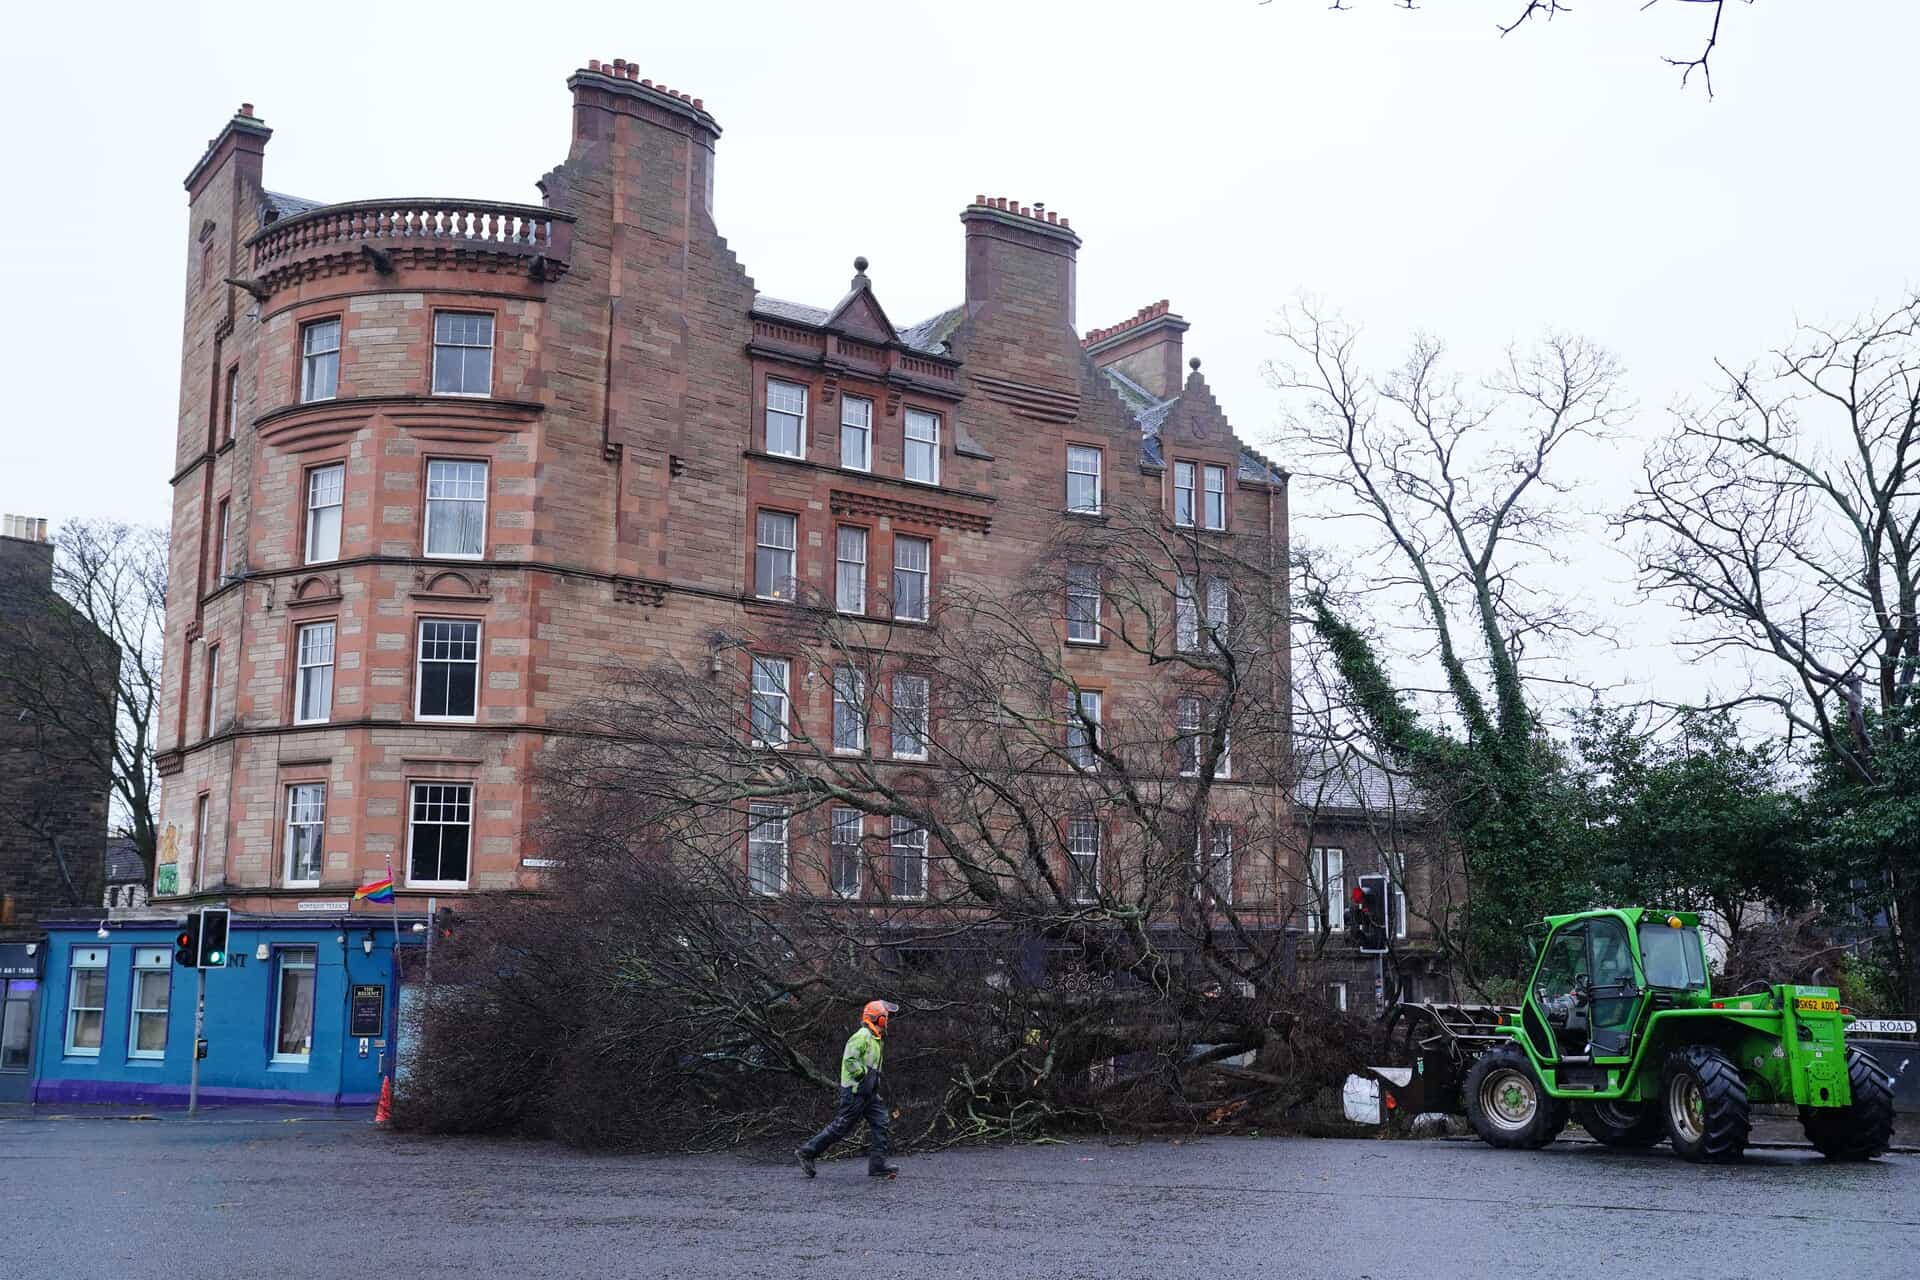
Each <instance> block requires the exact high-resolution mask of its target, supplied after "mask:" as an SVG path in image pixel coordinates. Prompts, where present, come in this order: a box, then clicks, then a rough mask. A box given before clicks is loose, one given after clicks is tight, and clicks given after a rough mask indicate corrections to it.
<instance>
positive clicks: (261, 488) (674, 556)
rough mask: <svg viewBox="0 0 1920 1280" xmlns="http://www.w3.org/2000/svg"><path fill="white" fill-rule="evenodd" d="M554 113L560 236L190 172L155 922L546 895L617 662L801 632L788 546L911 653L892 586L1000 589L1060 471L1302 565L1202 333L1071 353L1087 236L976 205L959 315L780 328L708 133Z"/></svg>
mask: <svg viewBox="0 0 1920 1280" xmlns="http://www.w3.org/2000/svg"><path fill="white" fill-rule="evenodd" d="M568 83H569V87H570V88H571V90H572V93H573V137H572V144H571V148H570V151H569V154H568V157H567V159H566V161H565V163H563V164H562V165H560V166H559V167H558V168H556V169H554V170H553V171H552V172H551V173H549V174H547V175H546V176H545V177H544V178H543V179H542V180H541V183H540V187H541V190H542V193H543V195H544V203H543V204H542V205H539V206H524V205H506V204H492V203H488V202H485V201H397V202H380V201H371V202H358V203H350V204H316V203H315V202H313V201H309V200H304V199H295V198H291V197H287V196H283V195H279V194H276V193H274V192H273V191H271V190H270V189H269V188H268V187H267V186H266V185H265V175H264V153H265V148H266V143H267V140H268V137H269V130H268V129H267V128H266V126H265V125H264V124H262V123H261V122H260V121H259V120H258V119H257V118H256V117H254V116H253V114H252V112H251V108H250V107H247V108H243V109H242V111H241V113H240V114H238V115H236V116H235V117H234V119H233V120H232V121H230V122H229V123H228V125H227V127H226V128H225V130H224V131H223V132H222V133H221V135H220V136H219V137H218V138H216V139H215V140H214V141H213V142H212V144H211V145H210V146H209V148H208V150H207V152H206V154H205V155H204V156H203V157H202V159H201V161H200V163H199V164H198V165H196V166H195V168H194V170H193V172H192V174H191V175H190V177H189V179H188V183H187V186H188V194H189V199H190V215H189V228H190V243H189V257H190V264H189V271H188V280H187V307H186V331H185V343H184V347H185V356H184V363H183V370H182V380H181V403H180V431H179V437H178V448H177V467H176V472H175V475H174V477H173V485H174V495H175V497H174V526H173V527H174V541H173V547H174V564H173V579H172V582H173V595H172V597H171V598H170V600H169V619H168V641H167V643H168V649H167V663H166V671H167V690H166V718H165V722H164V724H163V726H162V729H161V733H160V746H161V753H162V754H161V768H162V772H163V777H164V787H163V800H162V816H161V824H160V825H161V831H162V836H161V852H160V864H161V865H160V871H159V876H158V883H157V885H156V894H155V899H156V902H160V901H165V900H167V899H169V898H173V899H187V900H199V899H211V898H215V897H217V898H219V899H220V900H223V901H227V902H230V903H232V904H233V905H234V906H236V907H238V908H240V909H243V910H246V911H250V912H259V913H274V912H287V911H297V910H299V909H300V907H301V904H303V903H309V904H312V903H324V904H331V903H332V902H335V901H338V900H340V899H341V897H342V895H349V892H350V890H351V889H352V888H353V887H354V886H355V885H357V884H360V883H364V882H366V881H369V880H372V879H377V878H379V877H380V876H381V875H383V874H384V873H385V868H386V866H387V865H388V861H389V860H391V864H392V866H393V868H394V873H395V877H396V880H397V881H398V882H399V886H400V893H401V895H402V900H403V903H406V904H409V905H411V906H413V907H415V908H418V907H419V906H421V905H423V904H424V899H425V898H426V897H427V896H428V895H433V896H436V897H438V898H442V899H453V898H457V897H459V896H461V895H464V894H469V893H484V892H492V891H515V890H533V889H537V888H538V886H539V884H540V881H541V875H542V867H541V863H542V861H543V860H542V859H541V857H540V856H539V850H538V849H536V848H534V847H533V846H532V845H531V844H530V842H529V835H528V832H529V828H530V827H531V825H532V824H533V822H534V821H535V820H536V818H537V816H538V815H537V813H536V810H535V805H536V803H537V801H536V798H535V793H534V791H533V789H532V784H531V775H532V766H533V764H534V761H535V760H536V758H537V757H538V756H539V753H540V750H541V747H542V744H543V742H544V741H545V739H546V731H547V729H548V727H549V726H550V724H551V723H552V721H553V719H554V718H555V717H556V716H558V715H560V714H563V713H564V712H565V711H566V709H567V708H568V707H569V706H571V705H573V704H574V703H575V702H577V701H578V700H579V699H581V698H583V697H585V696H587V695H589V694H591V693H593V692H595V691H596V682H597V680H598V679H599V678H600V675H601V673H602V672H603V671H604V668H605V664H606V662H607V661H608V659H609V658H615V659H619V660H622V661H627V662H643V661H645V660H646V659H648V658H649V657H652V656H667V655H674V656H679V657H682V658H687V659H698V657H699V656H700V655H702V654H704V653H706V652H708V651H709V650H710V648H711V646H712V638H713V636H714V635H715V633H716V632H720V631H725V630H728V629H739V628H741V627H746V628H751V627H752V626H754V625H755V624H756V623H758V622H761V621H764V620H765V619H767V618H769V617H772V616H775V615H777V613H778V611H779V610H780V609H782V608H784V607H789V605H790V600H789V599H782V598H779V597H780V596H781V593H780V592H778V591H773V592H769V591H768V590H766V584H765V583H763V582H757V581H756V573H757V571H758V570H757V568H756V566H757V563H758V561H759V558H760V557H759V554H758V553H759V552H760V551H761V550H763V549H764V548H766V547H768V546H769V545H771V546H772V547H773V548H774V549H775V550H776V551H784V552H786V553H788V559H787V563H789V564H790V565H791V566H792V567H791V570H790V572H791V574H792V575H793V577H794V578H796V579H797V580H798V581H799V582H800V583H802V584H806V585H810V586H812V587H814V588H818V589H821V590H825V591H829V592H831V591H832V589H833V587H834V584H835V581H836V578H837V576H838V575H839V574H840V573H841V566H842V564H844V563H846V561H845V559H844V558H843V557H842V556H841V555H840V554H839V552H840V550H841V548H840V546H839V539H840V537H841V536H842V535H843V534H845V535H846V536H848V537H850V538H851V537H854V536H856V535H857V537H858V539H859V541H860V542H861V543H862V544H863V545H862V550H861V553H860V560H859V566H860V567H859V568H858V569H857V570H855V572H856V573H858V574H860V575H862V576H863V578H864V579H865V583H866V586H867V587H868V590H867V591H866V592H865V595H866V597H867V599H868V601H869V602H870V603H869V605H868V609H869V610H870V611H871V613H872V615H873V616H874V617H876V618H882V617H884V618H885V619H886V620H892V619H893V618H894V617H895V616H896V613H897V610H896V612H895V613H883V610H885V609H888V608H892V606H889V605H883V604H882V603H881V602H882V600H883V598H884V599H890V597H891V592H890V590H889V588H890V586H891V584H892V583H893V581H894V573H895V571H896V570H902V569H904V570H905V571H906V572H908V573H910V574H915V575H918V577H919V580H920V582H921V583H922V584H923V589H924V591H925V593H927V595H929V596H937V594H938V593H939V592H941V591H942V590H943V588H945V587H946V586H947V585H949V584H957V583H960V582H963V581H964V582H968V583H972V584H975V585H990V584H991V583H992V582H993V578H994V575H995V574H1003V575H1004V574H1009V573H1012V572H1014V571H1015V568H1016V565H1017V561H1018V559H1019V554H1018V553H1020V552H1021V551H1022V550H1024V549H1026V548H1029V547H1031V546H1034V545H1037V543H1038V542H1039V541H1041V540H1042V539H1044V537H1045V536H1046V530H1047V528H1048V527H1049V526H1050V523H1051V522H1056V521H1057V520H1058V518H1059V515H1060V512H1061V510H1062V508H1063V506H1064V504H1065V502H1066V501H1067V497H1068V485H1069V483H1070V482H1069V479H1068V476H1069V472H1070V471H1074V472H1077V473H1079V474H1080V475H1081V476H1082V477H1083V479H1082V483H1083V484H1084V483H1092V484H1093V485H1095V486H1096V487H1097V490H1098V491H1099V492H1100V493H1102V494H1103V495H1105V496H1106V500H1109V501H1112V500H1116V499H1118V498H1120V497H1122V496H1128V497H1134V498H1137V499H1139V500H1141V501H1147V502H1152V503H1154V504H1156V505H1159V506H1163V507H1166V508H1168V509H1169V510H1170V509H1171V508H1172V505H1173V504H1174V502H1175V501H1176V495H1175V486H1176V480H1178V481H1179V482H1180V484H1181V485H1182V486H1184V490H1185V496H1183V497H1181V498H1180V499H1179V500H1180V501H1184V502H1187V503H1190V504H1195V509H1196V510H1198V509H1202V508H1203V509H1204V512H1205V513H1207V514H1206V515H1204V516H1203V517H1202V518H1205V519H1210V520H1217V521H1218V522H1219V525H1220V527H1221V529H1222V530H1223V531H1225V530H1230V529H1233V528H1238V527H1241V526H1242V525H1244V526H1245V527H1247V528H1258V529H1260V530H1262V531H1269V530H1278V531H1280V535H1281V536H1282V537H1284V530H1285V527H1286V486H1285V477H1284V474H1283V473H1282V472H1280V471H1279V470H1278V469H1277V468H1275V467H1273V466H1271V465H1270V464H1268V463H1266V462H1265V461H1264V460H1262V459H1260V458H1258V456H1257V455H1255V454H1253V453H1252V452H1251V451H1250V450H1248V449H1247V448H1246V447H1245V446H1244V445H1242V444H1241V443H1240V442H1239V441H1238V440H1237V439H1236V438H1235V436H1234V435H1233V432H1232V429H1231V427H1230V425H1229V424H1228V423H1227V421H1226V419H1225V417H1224V415H1223V414H1222V413H1221V412H1220V410H1219V407H1218V406H1217V405H1216V404H1215V403H1214V401H1213V398H1212V396H1211V394H1210V393H1209V392H1208V391H1207V388H1206V384H1205V382H1204V380H1203V379H1202V378H1201V377H1200V375H1199V373H1198V371H1197V369H1192V370H1189V369H1186V368H1184V367H1183V363H1182V359H1181V356H1182V351H1181V334H1182V332H1183V331H1184V330H1185V328H1186V323H1185V321H1184V320H1182V319H1181V318H1180V317H1179V316H1177V315H1175V314H1173V313H1172V312H1171V311H1170V310H1169V309H1168V308H1167V307H1166V306H1165V304H1160V305H1158V306H1156V307H1154V308H1148V309H1146V310H1144V311H1143V312H1142V313H1141V314H1140V315H1138V316H1135V317H1133V318H1132V319H1131V320H1130V321H1128V322H1127V323H1125V324H1123V325H1118V326H1115V327H1113V328H1112V329H1110V330H1101V331H1096V332H1095V333H1093V334H1090V335H1088V336H1087V338H1086V339H1085V340H1084V341H1083V339H1082V337H1081V335H1080V334H1079V333H1078V332H1077V329H1076V317H1075V301H1074V293H1075V269H1076V255H1077V250H1078V248H1079V245H1080V237H1079V234H1078V233H1077V232H1076V231H1075V230H1074V229H1073V228H1072V227H1071V225H1070V224H1069V222H1068V221H1067V220H1065V219H1062V218H1060V217H1059V216H1058V215H1057V214H1055V213H1051V212H1047V211H1045V210H1044V209H1040V208H1034V207H1031V206H1029V207H1022V206H1019V205H1018V204H1017V203H1012V202H1009V201H1005V200H988V199H986V198H984V197H983V198H979V199H976V200H974V201H973V202H971V203H970V204H968V205H967V206H966V207H965V208H964V210H963V211H962V213H961V219H960V220H961V224H962V231H963V245H962V249H963V259H962V266H963V276H964V297H963V300H962V302H961V303H960V304H959V305H957V306H955V307H954V308H952V309H950V310H948V311H946V312H943V313H941V314H939V315H936V316H934V317H932V318H930V319H928V320H926V321H923V322H921V323H918V324H914V325H911V326H907V327H904V328H902V327H896V326H895V325H894V324H893V323H892V322H891V321H890V320H889V318H888V317H887V315H886V313H885V311H884V309H883V308H882V306H881V304H880V302H879V300H878V298H877V296H876V294H875V291H874V289H873V287H872V284H871V281H870V280H869V278H868V277H867V275H866V272H865V270H864V267H865V263H864V262H861V263H858V264H856V267H857V270H856V274H855V275H854V277H853V280H852V282H851V285H850V287H849V290H848V292H847V294H846V296H845V297H843V298H842V299H840V300H839V302H838V303H837V304H835V305H833V306H831V307H812V306H806V305H801V304H796V303H790V302H783V301H779V300H776V299H772V298H768V297H765V296H763V295H760V294H759V293H757V292H756V290H755V288H754V286H753V282H752V280H751V279H750V278H749V277H748V276H747V274H746V272H745V271H744V269H743V268H742V267H741V265H740V264H739V263H738V262H737V261H736V260H735V258H734V257H733V255H732V253H731V252H730V251H729V249H728V247H727V245H726V242H725V241H724V240H723V239H722V238H721V236H720V234H719V231H718V229H717V227H716V226H715V224H714V220H713V216H712V199H713V187H714V160H715V151H716V145H717V142H718V138H719V132H720V130H719V126H718V125H717V123H715V121H714V119H713V117H712V116H711V115H710V114H708V113H707V111H706V110H705V107H704V104H703V103H701V102H700V100H698V99H694V98H690V97H688V96H687V95H684V94H681V93H677V92H675V91H672V90H668V89H665V88H663V87H660V86H655V85H653V84H651V83H650V82H648V81H645V80H641V79H639V78H638V77H637V76H636V74H635V73H634V71H633V69H632V68H631V67H629V66H627V65H626V64H624V63H618V62H616V63H614V64H611V65H605V66H603V65H600V64H597V63H595V64H589V66H588V68H586V69H585V70H582V71H580V72H577V73H576V74H575V75H574V76H573V77H572V78H571V79H570V80H569V82H568ZM1195 363H1196V365H1197V362H1195ZM1088 476H1091V477H1092V478H1091V480H1090V481H1088V480H1087V479H1086V477H1088ZM1196 493H1197V494H1198V495H1199V496H1198V497H1195V496H1193V495H1194V494H1196ZM903 620H905V621H911V619H903ZM1074 656H1075V660H1076V661H1077V662H1079V663H1081V664H1082V666H1083V667H1084V668H1085V671H1086V679H1087V681H1088V682H1089V683H1095V684H1098V683H1101V682H1103V681H1104V682H1105V683H1107V684H1110V685H1112V686H1114V687H1115V689H1116V692H1122V691H1123V690H1124V686H1125V684H1126V682H1127V681H1128V680H1129V679H1130V678H1131V675H1132V674H1133V673H1132V672H1131V671H1130V669H1129V668H1128V667H1127V665H1126V662H1127V660H1126V659H1125V658H1123V657H1122V656H1120V655H1118V654H1115V653H1113V652H1111V651H1108V650H1102V649H1100V648H1098V647H1090V648H1089V649H1088V650H1087V651H1086V652H1085V653H1083V654H1076V655H1074ZM1103 664H1104V665H1105V666H1107V667H1108V668H1110V669H1109V670H1107V671H1099V670H1097V668H1099V667H1101V666H1102V665H1103ZM742 678H743V681H744V679H745V672H742ZM1123 696H1124V695H1123ZM828 698H829V694H828V693H827V692H825V691H822V690H813V691H809V692H804V693H803V692H802V691H801V690H799V689H798V688H796V689H795V691H794V706H793V714H794V715H795V716H800V717H807V716H824V715H828V714H830V705H829V703H828ZM315 909H319V908H315Z"/></svg>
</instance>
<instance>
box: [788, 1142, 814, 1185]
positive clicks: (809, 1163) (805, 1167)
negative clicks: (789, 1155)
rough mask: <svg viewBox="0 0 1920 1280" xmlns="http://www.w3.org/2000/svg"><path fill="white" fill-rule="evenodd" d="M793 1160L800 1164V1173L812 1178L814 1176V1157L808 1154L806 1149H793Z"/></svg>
mask: <svg viewBox="0 0 1920 1280" xmlns="http://www.w3.org/2000/svg"><path fill="white" fill-rule="evenodd" d="M793 1158H794V1159H795V1160H798V1161H799V1162H800V1172H802V1173H804V1174H806V1175H807V1176H808V1177H809V1178H811V1177H812V1176H813V1157H812V1156H810V1155H808V1154H807V1149H806V1148H805V1147H795V1148H794V1149H793Z"/></svg>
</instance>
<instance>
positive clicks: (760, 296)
mask: <svg viewBox="0 0 1920 1280" xmlns="http://www.w3.org/2000/svg"><path fill="white" fill-rule="evenodd" d="M753 313H754V314H755V315H757V316H771V317H772V318H773V319H775V320H791V321H793V322H794V323H796V324H810V325H814V326H816V327H817V326H819V325H823V324H825V323H826V322H827V316H828V315H829V314H831V313H830V312H828V311H827V309H826V308H825V307H810V306H808V305H807V304H806V303H804V302H788V301H787V300H786V299H785V298H769V297H768V296H767V295H766V294H764V293H756V294H754V295H753Z"/></svg>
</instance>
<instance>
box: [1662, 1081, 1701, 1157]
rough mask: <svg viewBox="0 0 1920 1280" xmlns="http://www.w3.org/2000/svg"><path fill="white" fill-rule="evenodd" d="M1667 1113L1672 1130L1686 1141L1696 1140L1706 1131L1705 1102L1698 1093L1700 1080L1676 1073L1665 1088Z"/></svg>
mask: <svg viewBox="0 0 1920 1280" xmlns="http://www.w3.org/2000/svg"><path fill="white" fill-rule="evenodd" d="M1667 1115H1668V1118H1669V1119H1671V1120H1672V1121H1673V1131H1674V1132H1675V1133H1677V1134H1679V1135H1680V1136H1681V1137H1682V1138H1684V1139H1685V1140H1686V1141H1688V1142H1698V1141H1699V1140H1700V1138H1701V1136H1702V1135H1703V1134H1704V1133H1705V1132H1706V1128H1707V1123H1706V1102H1705V1099H1704V1098H1702V1097H1701V1094H1700V1082H1699V1081H1698V1080H1695V1079H1694V1078H1693V1076H1691V1075H1678V1076H1675V1077H1674V1078H1673V1083H1672V1084H1671V1085H1669V1086H1668V1088H1667Z"/></svg>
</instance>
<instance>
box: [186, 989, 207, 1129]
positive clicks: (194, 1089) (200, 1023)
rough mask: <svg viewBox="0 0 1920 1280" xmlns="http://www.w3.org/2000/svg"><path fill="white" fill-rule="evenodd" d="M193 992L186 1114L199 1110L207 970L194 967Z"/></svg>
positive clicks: (205, 1028) (205, 1019)
mask: <svg viewBox="0 0 1920 1280" xmlns="http://www.w3.org/2000/svg"><path fill="white" fill-rule="evenodd" d="M193 974H194V984H193V985H194V993H193V1073H192V1074H191V1075H190V1076H188V1077H187V1115H189V1116H192V1115H195V1114H196V1113H198V1112H199V1110H200V1037H202V1036H204V1035H205V1034H206V1033H207V971H206V970H205V969H201V968H197V967H196V968H195V969H194V971H193Z"/></svg>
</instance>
